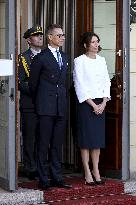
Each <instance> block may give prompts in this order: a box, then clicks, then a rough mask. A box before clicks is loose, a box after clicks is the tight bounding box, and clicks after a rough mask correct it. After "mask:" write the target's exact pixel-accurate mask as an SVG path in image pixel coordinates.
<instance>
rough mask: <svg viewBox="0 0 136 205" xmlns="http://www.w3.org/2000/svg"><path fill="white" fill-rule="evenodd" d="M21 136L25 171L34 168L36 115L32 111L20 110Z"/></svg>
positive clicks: (33, 169)
mask: <svg viewBox="0 0 136 205" xmlns="http://www.w3.org/2000/svg"><path fill="white" fill-rule="evenodd" d="M21 118H22V119H21V120H22V137H23V164H24V169H25V170H26V171H28V172H29V171H35V170H36V160H35V148H36V147H35V145H36V144H35V140H36V129H37V115H36V114H35V113H34V112H21Z"/></svg>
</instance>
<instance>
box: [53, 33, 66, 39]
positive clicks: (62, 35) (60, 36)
mask: <svg viewBox="0 0 136 205" xmlns="http://www.w3.org/2000/svg"><path fill="white" fill-rule="evenodd" d="M50 35H52V36H58V37H59V38H62V37H65V34H64V33H63V34H55V35H53V34H50Z"/></svg>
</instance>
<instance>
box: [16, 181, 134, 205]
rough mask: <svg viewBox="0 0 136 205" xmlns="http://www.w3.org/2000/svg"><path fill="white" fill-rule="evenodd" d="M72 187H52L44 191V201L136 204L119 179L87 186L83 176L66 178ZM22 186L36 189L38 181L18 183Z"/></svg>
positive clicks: (83, 204) (56, 203)
mask: <svg viewBox="0 0 136 205" xmlns="http://www.w3.org/2000/svg"><path fill="white" fill-rule="evenodd" d="M65 181H67V182H68V183H70V184H72V185H73V188H72V189H68V190H66V189H59V188H53V189H52V190H50V191H45V192H44V196H45V201H46V202H49V203H51V204H53V205H63V204H64V205H77V204H78V205H126V203H127V205H136V197H133V196H129V195H125V194H124V193H123V192H124V184H123V182H121V181H119V180H111V179H107V180H106V181H105V184H104V185H99V186H95V187H89V186H87V185H85V184H84V181H83V178H79V177H73V178H72V177H69V178H66V180H65ZM19 186H21V187H23V188H31V189H32V188H33V189H38V188H37V187H38V182H37V181H33V182H26V183H20V184H19Z"/></svg>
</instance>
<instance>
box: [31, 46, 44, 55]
mask: <svg viewBox="0 0 136 205" xmlns="http://www.w3.org/2000/svg"><path fill="white" fill-rule="evenodd" d="M30 50H31V51H32V53H33V55H34V56H36V55H37V54H38V53H40V52H41V49H39V50H38V51H37V50H35V49H33V48H30Z"/></svg>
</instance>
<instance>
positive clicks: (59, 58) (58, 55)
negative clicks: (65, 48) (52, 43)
mask: <svg viewBox="0 0 136 205" xmlns="http://www.w3.org/2000/svg"><path fill="white" fill-rule="evenodd" d="M56 52H57V62H58V65H59V68H60V69H61V66H62V58H61V54H60V52H59V50H56Z"/></svg>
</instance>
